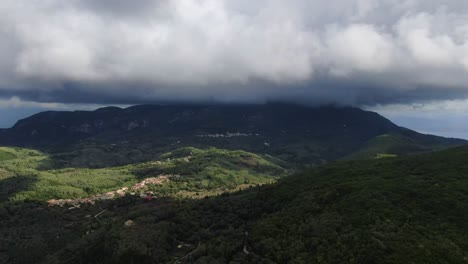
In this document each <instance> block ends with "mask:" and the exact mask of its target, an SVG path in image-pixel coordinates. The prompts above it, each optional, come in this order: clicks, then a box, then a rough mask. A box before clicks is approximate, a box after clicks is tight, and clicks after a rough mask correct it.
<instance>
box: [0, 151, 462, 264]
mask: <svg viewBox="0 0 468 264" xmlns="http://www.w3.org/2000/svg"><path fill="white" fill-rule="evenodd" d="M171 155H174V154H171ZM467 160H468V148H466V147H464V148H457V149H451V150H446V151H442V152H438V153H431V154H423V155H417V156H408V157H399V158H385V159H372V160H360V161H343V162H338V163H335V164H330V165H327V166H322V167H318V168H314V169H311V170H308V171H304V172H302V173H298V174H295V175H293V176H290V177H285V178H283V179H281V180H280V181H279V182H278V183H275V184H272V185H266V186H262V187H258V186H257V187H254V188H251V189H248V190H244V191H238V192H236V193H231V194H229V193H226V194H223V195H220V196H216V197H207V198H205V199H201V200H198V199H186V198H178V199H174V198H171V197H166V198H159V199H156V200H152V201H143V200H141V199H137V198H136V197H132V196H127V197H124V198H121V199H118V200H112V201H105V202H102V203H100V204H99V206H83V207H81V208H79V209H74V210H68V209H66V208H59V207H49V208H44V207H41V205H40V204H37V203H36V202H32V201H31V202H26V203H21V204H18V203H6V204H3V205H2V207H1V208H0V214H1V217H2V219H7V220H6V221H3V222H2V226H1V229H0V232H1V234H2V237H3V238H4V240H1V241H2V242H1V243H2V245H1V247H0V248H2V249H3V250H2V251H0V256H2V257H3V258H0V259H3V260H5V261H6V262H9V263H20V262H22V261H24V262H27V261H31V260H35V263H38V262H40V261H42V262H43V263H63V262H67V261H68V262H72V263H424V264H426V263H465V262H466V261H467V258H468V225H467V224H466V223H467V222H468V219H467V217H468V177H467V175H468V166H467V165H466V164H467ZM129 220H131V221H129ZM44 223H47V225H45V224H44ZM7 241H9V242H10V243H8V242H7ZM26 252H27V253H28V254H25V253H26ZM21 253H24V254H21Z"/></svg>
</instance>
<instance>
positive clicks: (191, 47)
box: [0, 0, 468, 138]
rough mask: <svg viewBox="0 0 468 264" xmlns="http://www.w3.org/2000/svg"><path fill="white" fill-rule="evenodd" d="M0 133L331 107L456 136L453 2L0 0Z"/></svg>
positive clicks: (457, 50) (466, 58)
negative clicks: (159, 108)
mask: <svg viewBox="0 0 468 264" xmlns="http://www.w3.org/2000/svg"><path fill="white" fill-rule="evenodd" d="M0 39H1V41H0V111H1V116H0V127H8V126H10V125H11V124H12V123H13V122H14V121H15V120H16V119H18V118H21V117H25V116H27V115H29V114H31V113H34V112H37V111H41V110H44V109H94V108H96V107H98V106H100V105H115V104H119V105H129V104H139V103H152V102H161V101H180V102H187V101H190V102H193V101H200V102H207V101H208V102H226V103H229V102H243V103H245V102H251V103H262V102H267V101H288V102H298V103H305V104H312V105H318V104H328V103H339V104H347V105H354V106H359V107H364V108H366V109H371V110H375V111H378V112H379V113H381V114H383V115H384V116H386V117H389V118H390V119H391V120H393V121H395V122H396V123H397V124H399V125H404V126H407V127H410V128H413V129H416V130H418V131H421V132H426V133H434V134H440V135H446V136H457V137H464V138H468V124H466V123H467V122H465V120H467V118H466V117H467V115H466V114H465V112H466V113H468V111H467V110H468V100H466V99H467V98H468V1H466V0H398V1H396V0H346V1H343V0H328V1H321V0H320V1H319V0H308V1H306V0H289V1H284V0H256V1H251V0H205V1H203V0H140V1H128V0H67V1H63V0H2V1H1V4H0Z"/></svg>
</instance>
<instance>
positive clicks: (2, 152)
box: [0, 148, 16, 161]
mask: <svg viewBox="0 0 468 264" xmlns="http://www.w3.org/2000/svg"><path fill="white" fill-rule="evenodd" d="M14 158H16V156H15V155H14V154H13V153H11V152H9V151H8V149H7V148H0V161H3V160H9V159H14Z"/></svg>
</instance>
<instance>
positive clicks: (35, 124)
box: [0, 104, 466, 167]
mask: <svg viewBox="0 0 468 264" xmlns="http://www.w3.org/2000/svg"><path fill="white" fill-rule="evenodd" d="M382 136H386V137H389V138H393V141H399V142H400V143H401V144H400V143H398V144H399V146H394V145H393V144H391V143H390V144H389V141H388V140H387V143H385V144H383V145H385V146H383V147H381V146H382V143H376V142H378V141H379V140H380V139H381V137H382ZM407 142H410V144H407ZM465 143H466V141H464V140H459V139H447V138H442V137H436V136H429V135H423V134H419V133H416V132H414V131H411V130H408V129H405V128H401V127H399V126H397V125H395V124H393V123H392V122H390V121H389V120H387V119H385V118H384V117H382V116H380V115H378V114H377V113H373V112H369V111H364V110H361V109H358V108H353V107H334V106H325V107H307V106H299V105H289V104H265V105H140V106H133V107H129V108H125V109H121V108H117V107H106V108H101V109H98V110H96V111H74V112H55V111H48V112H43V113H39V114H36V115H33V116H31V117H28V118H26V119H23V120H20V121H18V122H17V123H16V124H15V125H14V126H13V127H12V128H10V129H4V130H2V131H0V145H9V146H21V147H32V148H39V149H41V150H44V151H47V152H49V153H52V154H56V156H55V157H56V160H57V164H58V165H57V166H74V167H105V166H116V165H124V164H128V163H132V162H141V161H146V160H151V159H154V158H157V157H158V156H159V155H161V154H162V153H165V152H167V151H171V150H174V149H177V148H180V147H191V146H194V147H202V148H204V147H207V146H213V147H218V148H223V149H242V150H246V151H251V152H254V153H264V154H270V155H273V156H275V157H278V158H280V159H283V160H286V161H289V162H293V163H297V164H322V163H325V162H329V161H334V160H338V159H341V158H345V157H364V158H366V157H371V156H376V155H378V154H397V155H400V154H408V153H419V152H425V151H433V150H438V149H443V148H447V147H451V146H457V145H461V144H465ZM376 146H377V147H376Z"/></svg>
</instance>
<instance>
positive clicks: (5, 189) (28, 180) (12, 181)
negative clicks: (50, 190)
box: [0, 176, 37, 202]
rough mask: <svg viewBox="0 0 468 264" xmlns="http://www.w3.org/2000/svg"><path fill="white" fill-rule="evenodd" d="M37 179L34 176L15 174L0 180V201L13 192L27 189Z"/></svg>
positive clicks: (9, 196)
mask: <svg viewBox="0 0 468 264" xmlns="http://www.w3.org/2000/svg"><path fill="white" fill-rule="evenodd" d="M36 181H37V179H36V178H35V177H28V176H16V177H11V178H7V179H3V180H0V202H4V201H7V200H8V199H10V198H12V197H14V196H15V194H17V193H19V192H22V191H26V190H28V189H29V188H30V187H31V186H33V185H34V183H35V182H36Z"/></svg>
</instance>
